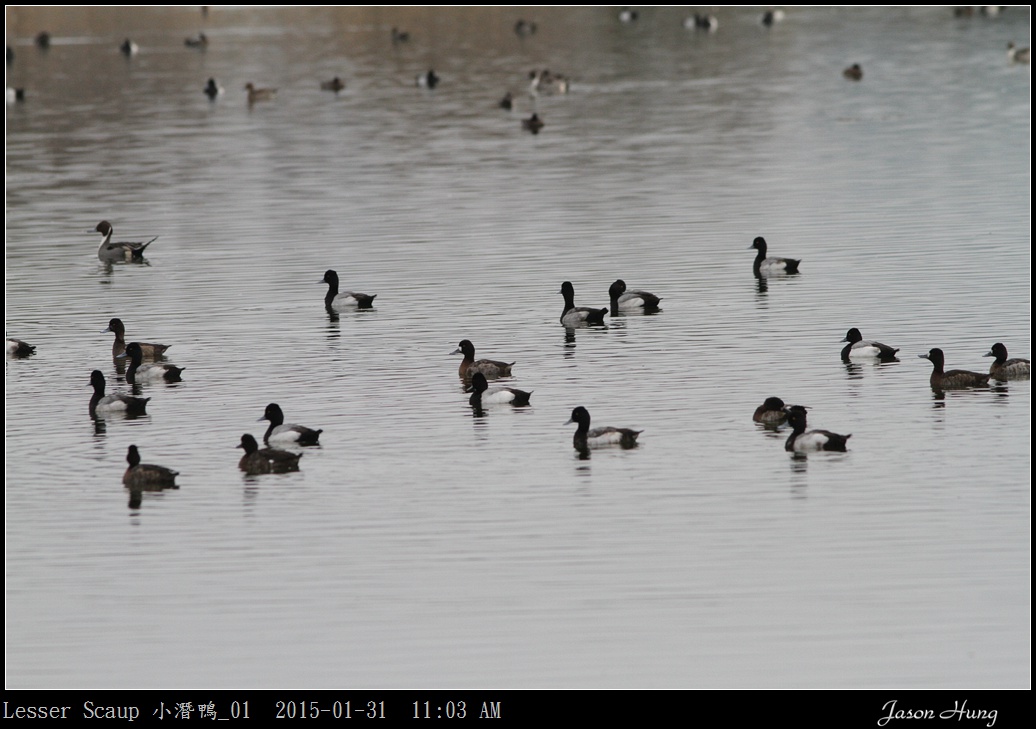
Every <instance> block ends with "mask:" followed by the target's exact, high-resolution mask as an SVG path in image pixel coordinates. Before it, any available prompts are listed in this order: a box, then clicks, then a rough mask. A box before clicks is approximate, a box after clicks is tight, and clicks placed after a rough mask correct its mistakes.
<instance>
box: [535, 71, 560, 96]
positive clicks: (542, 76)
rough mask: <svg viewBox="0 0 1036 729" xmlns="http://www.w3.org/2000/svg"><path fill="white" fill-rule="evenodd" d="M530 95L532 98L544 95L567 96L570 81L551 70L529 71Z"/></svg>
mask: <svg viewBox="0 0 1036 729" xmlns="http://www.w3.org/2000/svg"><path fill="white" fill-rule="evenodd" d="M529 93H530V94H531V95H532V96H539V95H540V94H544V95H546V96H550V95H552V94H567V93H568V79H567V78H566V77H565V76H563V75H562V74H560V73H554V72H552V71H551V70H550V69H547V68H545V69H543V70H542V71H537V70H535V69H533V70H532V71H529Z"/></svg>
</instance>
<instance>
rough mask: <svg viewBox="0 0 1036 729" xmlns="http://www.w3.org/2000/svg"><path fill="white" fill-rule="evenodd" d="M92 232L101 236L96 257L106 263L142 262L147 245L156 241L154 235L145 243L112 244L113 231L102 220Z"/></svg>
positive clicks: (107, 223) (110, 225)
mask: <svg viewBox="0 0 1036 729" xmlns="http://www.w3.org/2000/svg"><path fill="white" fill-rule="evenodd" d="M94 232H97V233H100V234H101V244H100V245H99V246H97V257H98V258H100V259H101V260H102V261H105V262H106V263H113V262H115V261H143V260H144V251H145V250H146V249H147V247H148V246H149V245H151V244H152V243H154V242H155V241H156V240H158V236H157V235H156V236H155V237H154V238H152V239H151V240H149V241H147V242H130V241H119V242H117V243H112V233H114V232H115V229H114V228H112V224H111V223H109V222H108V221H107V220H102V221H101V222H100V223H98V224H97V227H96V228H94Z"/></svg>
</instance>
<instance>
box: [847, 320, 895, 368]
mask: <svg viewBox="0 0 1036 729" xmlns="http://www.w3.org/2000/svg"><path fill="white" fill-rule="evenodd" d="M842 341H843V342H848V344H846V345H845V346H844V347H842V360H843V361H846V362H848V361H849V360H850V359H879V360H882V361H883V362H891V361H894V360H895V359H896V352H898V351H899V347H890V346H888V345H887V344H882V343H881V342H871V341H868V340H866V339H864V338H863V335H862V334H860V330H859V329H857V328H856V327H853V328H852V329H850V330H849V331H848V332H846V333H845V339H843V340H842Z"/></svg>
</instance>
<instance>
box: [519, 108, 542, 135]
mask: <svg viewBox="0 0 1036 729" xmlns="http://www.w3.org/2000/svg"><path fill="white" fill-rule="evenodd" d="M543 126H544V124H543V120H542V119H540V115H539V114H537V113H535V112H533V115H532V116H530V117H529V118H528V119H522V129H525V130H526V131H529V132H532V133H533V134H539V133H540V130H541V129H543Z"/></svg>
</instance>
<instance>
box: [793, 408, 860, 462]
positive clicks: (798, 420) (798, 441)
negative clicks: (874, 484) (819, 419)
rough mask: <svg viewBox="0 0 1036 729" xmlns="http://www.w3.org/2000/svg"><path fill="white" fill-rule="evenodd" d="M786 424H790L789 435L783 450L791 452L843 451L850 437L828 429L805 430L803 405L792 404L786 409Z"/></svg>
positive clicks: (850, 434)
mask: <svg viewBox="0 0 1036 729" xmlns="http://www.w3.org/2000/svg"><path fill="white" fill-rule="evenodd" d="M787 410H788V424H789V425H790V426H791V435H789V436H788V440H786V441H785V442H784V450H786V451H788V452H791V453H806V452H808V451H838V452H841V453H844V452H845V446H846V442H847V441H848V440H849V439H850V438H851V437H852V433H849V434H848V435H839V434H838V433H832V432H831V431H830V430H810V431H807V430H806V408H805V406H803V405H792V406H790V407H789V408H788V409H787Z"/></svg>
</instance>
